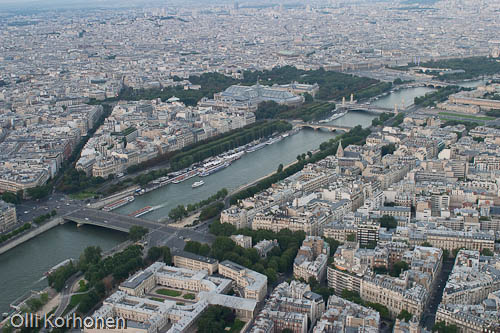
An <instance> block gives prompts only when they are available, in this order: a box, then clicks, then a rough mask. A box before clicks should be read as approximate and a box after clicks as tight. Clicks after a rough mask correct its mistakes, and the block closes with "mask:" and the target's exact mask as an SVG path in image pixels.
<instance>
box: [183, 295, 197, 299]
mask: <svg viewBox="0 0 500 333" xmlns="http://www.w3.org/2000/svg"><path fill="white" fill-rule="evenodd" d="M182 298H184V299H195V298H196V296H194V294H185V295H182Z"/></svg>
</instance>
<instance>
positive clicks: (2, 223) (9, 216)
mask: <svg viewBox="0 0 500 333" xmlns="http://www.w3.org/2000/svg"><path fill="white" fill-rule="evenodd" d="M16 223H17V215H16V206H15V205H13V204H10V203H7V202H5V201H3V200H0V233H2V232H6V231H7V230H10V229H12V228H13V227H14V226H15V225H16Z"/></svg>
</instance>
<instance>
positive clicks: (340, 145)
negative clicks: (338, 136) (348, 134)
mask: <svg viewBox="0 0 500 333" xmlns="http://www.w3.org/2000/svg"><path fill="white" fill-rule="evenodd" d="M340 157H344V149H343V148H342V140H340V141H339V146H338V147H337V158H340Z"/></svg>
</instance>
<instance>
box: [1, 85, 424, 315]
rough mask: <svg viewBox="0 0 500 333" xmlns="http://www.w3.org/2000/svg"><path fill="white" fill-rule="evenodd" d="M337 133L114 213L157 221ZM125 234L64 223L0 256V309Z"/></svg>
mask: <svg viewBox="0 0 500 333" xmlns="http://www.w3.org/2000/svg"><path fill="white" fill-rule="evenodd" d="M425 92H427V90H425V88H424V89H422V88H413V89H407V90H402V91H398V92H395V93H393V95H396V94H397V96H396V97H394V96H392V95H388V96H385V97H383V98H381V99H379V100H378V101H377V105H378V106H383V107H394V105H393V102H394V100H398V101H400V100H401V99H402V98H404V99H405V101H412V100H413V98H414V97H415V96H418V95H423V94H425ZM376 116H377V115H373V114H368V113H364V112H349V114H347V115H346V116H344V117H342V118H339V119H336V120H334V121H333V122H331V124H336V125H343V126H356V125H362V126H363V127H366V126H369V125H370V124H371V121H372V119H373V118H375V117H376ZM335 135H337V134H336V133H331V132H326V131H313V130H310V129H304V130H302V131H300V132H299V133H297V134H296V135H293V136H290V137H288V138H285V139H283V140H282V141H280V142H277V143H274V144H272V145H268V146H266V147H265V148H263V149H261V150H258V151H256V152H253V153H249V154H245V155H244V156H243V157H242V158H241V159H240V160H238V161H235V162H234V163H233V164H231V166H229V167H228V168H226V169H224V170H221V171H219V172H217V173H215V174H212V175H210V176H208V177H204V178H203V180H204V181H205V185H203V186H201V187H199V188H196V189H192V188H191V184H192V183H193V182H195V181H197V180H199V178H198V177H195V178H192V179H190V180H187V181H185V182H183V183H180V184H170V185H167V186H166V187H163V188H161V189H158V190H156V191H152V192H150V193H147V194H145V195H143V196H140V197H137V198H136V200H135V201H134V202H133V203H131V204H129V205H127V206H124V207H121V208H120V209H118V210H116V212H118V213H125V214H126V213H130V212H133V211H135V210H137V209H139V208H142V207H145V206H155V207H157V209H156V210H154V211H153V212H151V213H149V214H146V215H144V216H143V217H142V218H145V219H150V220H158V219H161V218H164V217H165V216H167V215H168V212H169V211H170V209H172V208H173V207H175V206H177V205H179V204H184V205H187V204H188V203H195V202H198V201H200V200H203V199H206V198H207V197H209V196H210V195H212V194H214V193H215V192H217V191H218V190H220V189H221V188H224V187H225V188H227V189H228V190H233V189H236V188H238V187H239V186H241V185H243V184H246V183H249V182H250V181H253V180H255V179H258V178H260V177H263V176H265V175H267V174H269V173H271V172H273V171H274V170H276V169H277V168H278V165H279V164H280V163H282V164H284V165H286V164H288V163H290V162H292V161H294V160H295V159H296V156H297V155H298V154H302V153H305V152H307V151H310V150H314V149H317V148H318V147H319V145H320V144H321V143H322V142H324V141H326V140H329V139H330V138H333V137H334V136H335ZM125 238H126V235H124V234H122V233H119V232H115V231H110V230H106V229H101V228H97V227H92V226H84V227H80V228H77V227H76V226H75V225H74V224H71V223H68V224H66V225H63V226H59V227H56V228H54V229H52V230H50V231H48V232H46V233H44V234H42V235H40V236H38V237H36V238H34V239H32V240H30V241H28V242H26V243H24V244H22V245H20V246H18V247H16V248H15V249H13V250H11V251H9V252H7V253H4V254H2V255H0V283H1V287H0V313H1V312H5V311H8V309H9V304H10V303H11V302H12V301H14V300H15V299H17V298H18V297H20V296H22V295H23V294H25V293H27V292H28V291H29V290H31V289H41V288H44V287H45V286H46V285H47V282H46V279H41V278H42V277H43V273H44V272H46V271H47V270H49V269H50V268H51V267H53V266H54V265H56V264H58V263H59V262H61V261H63V260H64V259H67V258H77V257H78V256H79V255H80V254H81V252H82V251H83V250H84V249H85V248H86V247H87V246H91V245H98V246H100V247H101V248H102V249H103V250H108V249H111V248H113V247H114V246H116V245H117V244H119V243H120V242H122V241H124V240H125Z"/></svg>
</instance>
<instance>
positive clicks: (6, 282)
mask: <svg viewBox="0 0 500 333" xmlns="http://www.w3.org/2000/svg"><path fill="white" fill-rule="evenodd" d="M126 238H127V235H126V234H124V233H121V232H116V231H112V230H108V229H103V228H99V227H94V226H82V227H77V226H76V224H73V223H66V224H64V225H62V226H58V227H56V228H53V229H51V230H49V231H47V232H45V233H43V234H41V235H40V236H37V237H35V238H33V239H32V240H30V241H28V242H25V243H23V244H21V245H19V246H17V247H15V248H14V249H12V250H10V251H8V252H6V253H4V254H2V255H0V283H1V287H0V313H3V312H6V311H8V310H9V304H10V303H11V302H13V301H14V300H15V299H17V298H18V297H20V296H22V295H24V294H25V293H27V292H29V291H30V290H32V289H43V288H45V287H46V286H47V280H46V279H42V278H43V277H44V275H43V273H44V272H46V271H48V270H49V269H50V268H51V267H53V266H55V265H57V264H58V263H60V262H61V261H63V260H65V259H68V258H78V257H79V256H80V254H81V253H82V251H83V249H85V248H86V247H87V246H92V245H95V246H100V247H101V249H103V251H106V250H109V249H112V248H113V247H115V246H116V245H118V244H119V243H121V242H123V241H124V240H125V239H126Z"/></svg>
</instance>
